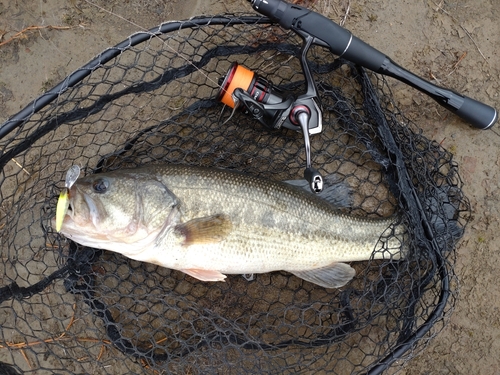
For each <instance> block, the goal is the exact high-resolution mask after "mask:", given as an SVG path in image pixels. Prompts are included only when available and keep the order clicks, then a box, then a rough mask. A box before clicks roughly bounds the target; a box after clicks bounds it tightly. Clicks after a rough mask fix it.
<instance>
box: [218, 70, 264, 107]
mask: <svg viewBox="0 0 500 375" xmlns="http://www.w3.org/2000/svg"><path fill="white" fill-rule="evenodd" d="M254 79H255V73H254V72H252V71H251V70H249V69H247V68H245V67H244V66H241V65H239V64H238V63H237V62H234V63H233V64H232V65H231V67H230V68H229V71H228V72H227V74H226V77H225V78H224V81H223V82H222V85H221V89H220V90H219V93H218V94H217V100H219V101H221V102H222V103H224V104H225V105H227V106H229V107H231V108H234V106H235V104H234V101H233V97H232V95H233V92H234V90H236V89H237V88H241V89H243V90H245V91H249V89H250V87H251V86H252V82H253V81H254Z"/></svg>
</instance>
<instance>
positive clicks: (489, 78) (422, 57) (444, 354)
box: [0, 0, 500, 375]
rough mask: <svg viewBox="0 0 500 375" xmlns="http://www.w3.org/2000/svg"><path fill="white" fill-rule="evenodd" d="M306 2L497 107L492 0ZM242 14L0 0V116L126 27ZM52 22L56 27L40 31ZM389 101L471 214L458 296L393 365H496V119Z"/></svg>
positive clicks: (200, 5) (183, 5)
mask: <svg viewBox="0 0 500 375" xmlns="http://www.w3.org/2000/svg"><path fill="white" fill-rule="evenodd" d="M308 3H315V5H314V6H315V7H316V9H318V10H319V11H321V12H322V13H323V14H327V15H329V16H330V17H331V18H332V19H334V20H335V21H337V22H340V21H342V20H343V19H345V27H347V28H348V29H350V30H351V31H353V33H354V34H355V35H357V36H358V37H360V38H361V39H363V40H365V41H367V42H368V43H370V44H371V45H373V46H375V47H376V48H378V49H379V50H381V51H383V52H384V53H386V54H387V55H388V56H390V57H392V58H393V59H394V60H395V61H397V62H398V63H400V64H401V65H402V66H405V67H407V68H408V69H410V70H412V71H414V72H415V73H417V74H419V75H421V76H423V77H426V78H427V79H431V80H433V81H435V82H437V83H439V84H441V85H443V86H447V87H450V88H453V89H455V90H456V91H458V92H461V93H464V94H467V95H469V96H472V97H474V98H476V99H478V100H481V101H484V102H486V103H488V104H490V105H493V106H496V107H497V108H498V107H500V99H499V95H498V91H499V86H500V62H499V55H498V51H499V50H500V26H499V24H498V20H499V19H500V8H499V7H498V4H497V0H456V1H440V0H436V1H433V0H417V1H410V0H404V1H396V0H333V1H328V0H317V1H315V2H314V1H310V2H308ZM226 11H229V12H234V11H250V6H249V4H248V3H247V2H246V1H243V0H229V1H225V2H221V1H216V0H207V1H185V0H184V1H183V0H176V1H167V0H154V1H153V0H150V1H148V0H126V1H115V0H112V1H103V0H94V1H93V2H90V1H80V0H70V1H64V0H39V1H35V0H26V1H10V0H9V1H7V0H3V1H0V43H2V44H3V43H6V42H7V41H8V40H9V38H11V37H13V36H14V35H15V33H16V32H19V31H21V30H23V29H25V28H27V27H29V26H37V27H36V28H34V29H32V30H31V31H27V32H25V33H23V34H22V35H21V38H20V39H18V40H15V41H11V42H9V43H6V44H4V45H0V122H3V121H4V120H6V119H7V118H8V117H9V116H10V115H12V114H14V113H16V112H17V111H18V110H20V109H21V108H23V107H24V106H25V105H26V104H27V103H28V102H30V101H31V100H32V99H34V98H35V97H36V96H38V95H39V94H40V93H42V92H43V91H44V90H45V89H48V88H50V87H52V86H53V85H54V84H55V83H57V82H59V81H60V80H61V79H63V78H64V77H65V76H66V75H67V74H68V73H70V72H72V71H73V70H75V69H76V68H78V67H80V66H82V65H83V64H84V63H86V62H87V61H88V60H90V59H91V58H92V57H93V56H95V55H96V54H98V53H99V52H101V51H102V50H104V49H105V48H106V47H108V46H112V45H114V44H116V43H118V42H120V41H122V40H123V39H125V38H126V37H127V36H128V35H130V34H131V33H133V32H135V31H138V30H141V29H148V28H150V27H152V26H155V25H157V24H159V23H161V22H162V21H166V20H174V19H185V18H188V17H189V16H191V15H200V14H215V13H220V12H226ZM50 26H58V28H57V29H56V28H50ZM391 84H392V85H393V90H394V94H395V99H396V101H397V102H398V103H399V105H400V107H401V109H402V110H403V112H404V113H406V115H408V116H409V117H410V118H411V119H413V120H414V121H415V122H416V123H417V124H418V125H419V126H420V127H421V128H422V129H423V132H424V134H425V135H426V136H427V137H428V138H431V139H434V140H436V141H437V142H440V143H442V145H443V146H444V147H445V148H447V149H449V150H450V151H452V153H454V154H455V157H456V161H457V162H458V164H459V165H460V167H461V175H462V178H463V180H464V183H465V187H464V190H465V193H466V195H467V196H468V197H469V199H470V202H471V207H472V213H473V215H472V221H471V223H470V225H469V226H468V230H467V232H466V234H465V236H464V238H463V240H462V241H461V243H460V245H459V248H458V260H457V265H456V272H457V274H458V277H459V279H460V285H461V287H460V296H459V300H458V302H457V304H456V308H455V311H454V313H453V315H452V317H451V320H450V323H449V324H448V325H447V327H446V328H445V329H444V331H442V332H441V333H440V334H439V335H438V336H437V337H436V338H435V339H434V340H433V341H432V342H431V343H430V345H429V346H428V347H427V348H426V349H425V350H424V351H423V352H422V353H421V354H420V355H419V356H418V357H416V358H415V359H414V360H412V361H410V362H409V363H407V364H406V365H405V366H404V369H403V370H402V371H401V373H403V374H412V375H417V374H485V375H488V374H500V359H499V358H500V357H499V355H498V354H499V353H500V314H499V307H500V290H499V289H498V288H497V285H498V282H497V279H496V278H497V277H498V274H499V273H500V255H499V253H498V251H497V250H498V245H497V242H496V241H495V234H496V233H499V232H500V222H499V220H498V217H499V214H500V212H499V211H500V203H499V201H498V199H497V197H498V194H499V187H498V181H499V175H498V171H499V167H500V152H499V148H498V145H499V143H500V136H499V130H498V125H497V127H496V128H493V129H491V130H487V131H479V130H476V129H472V128H470V127H469V126H468V125H466V124H465V123H463V122H462V121H461V120H459V119H457V118H456V117H454V116H452V115H450V114H448V113H446V112H445V110H443V109H441V108H439V107H438V106H437V105H435V104H434V103H432V102H431V100H430V99H428V98H426V97H425V96H424V95H422V94H420V93H418V92H416V91H415V90H412V89H409V88H407V87H406V86H404V85H403V84H399V83H396V82H393V81H391Z"/></svg>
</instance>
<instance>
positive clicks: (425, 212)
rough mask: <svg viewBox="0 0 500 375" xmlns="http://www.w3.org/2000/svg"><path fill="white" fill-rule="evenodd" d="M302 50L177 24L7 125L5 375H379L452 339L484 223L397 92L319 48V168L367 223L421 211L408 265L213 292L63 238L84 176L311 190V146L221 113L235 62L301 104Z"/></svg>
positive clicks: (109, 58)
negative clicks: (461, 257) (448, 327)
mask: <svg viewBox="0 0 500 375" xmlns="http://www.w3.org/2000/svg"><path fill="white" fill-rule="evenodd" d="M300 45H301V40H300V39H299V38H297V37H296V36H295V35H293V34H288V33H285V32H283V31H282V30H281V29H280V28H279V27H277V26H273V25H270V24H269V23H268V22H267V21H266V20H265V19H262V18H258V17H253V16H243V15H239V16H221V17H213V18H199V19H193V20H190V21H187V22H180V23H169V24H164V25H162V26H161V27H159V28H158V29H156V30H154V31H153V32H150V33H139V34H136V35H133V36H132V37H130V38H129V39H128V40H127V41H125V42H123V43H121V44H120V45H118V46H117V47H115V48H112V49H109V50H106V51H105V52H103V54H102V55H101V56H99V57H98V58H97V59H96V60H94V61H92V62H91V63H89V64H88V65H86V66H85V67H83V68H82V69H81V70H79V71H77V72H75V73H74V74H72V75H71V76H69V77H68V78H67V79H66V80H65V81H64V82H62V83H61V84H60V85H58V86H57V87H55V88H54V89H53V90H51V91H49V92H47V93H46V94H44V95H42V96H41V97H40V98H38V99H37V100H36V101H35V102H33V103H32V104H31V105H30V106H29V107H27V108H26V109H25V110H24V111H23V112H21V113H20V114H19V115H17V116H16V117H15V118H13V119H11V120H10V121H8V122H7V123H5V124H4V125H3V126H2V128H0V132H1V133H2V134H1V136H2V138H1V140H0V152H1V156H0V165H1V167H2V171H1V202H2V203H1V221H0V226H1V227H2V234H1V239H0V240H1V262H0V275H1V280H2V281H1V285H0V303H1V309H0V324H1V327H2V328H1V330H0V364H1V367H0V369H1V370H2V371H3V373H18V372H22V373H27V374H53V373H57V374H81V373H91V374H118V373H119V374H138V373H151V374H163V373H173V374H178V373H185V374H202V373H203V374H241V373H248V374H255V373H280V374H281V373H312V372H314V373H332V374H357V373H366V372H371V373H377V372H379V371H381V370H383V369H385V368H386V367H387V366H388V365H391V364H393V362H394V361H395V360H398V359H399V360H400V362H398V363H399V364H401V363H404V361H405V360H408V359H409V358H411V357H412V356H413V355H414V353H415V352H416V351H418V350H419V349H421V348H422V347H423V346H424V345H425V343H426V342H427V341H428V340H429V339H430V338H432V337H433V336H434V335H435V334H436V333H437V332H439V330H440V329H442V327H443V324H444V323H445V322H446V318H445V317H447V316H449V314H450V313H451V310H452V308H453V305H454V301H455V298H456V293H457V289H458V286H457V280H456V276H455V274H454V272H453V264H454V247H455V243H456V241H457V240H458V239H459V238H460V237H461V235H462V232H463V228H464V226H465V224H466V221H467V217H468V211H469V206H468V202H467V199H466V198H465V197H464V196H463V195H462V191H461V181H460V177H459V175H458V173H457V166H456V164H455V163H454V162H453V161H452V155H451V154H450V153H449V152H447V151H445V150H444V149H443V148H441V147H440V145H439V144H437V143H435V142H433V141H430V140H428V139H426V138H425V137H424V136H422V134H421V133H420V132H419V131H418V130H417V129H416V127H415V125H414V124H412V123H409V121H407V120H406V119H405V117H404V116H403V115H402V114H401V113H400V112H399V111H398V109H397V108H396V107H395V106H394V104H393V102H392V100H391V93H390V91H389V88H388V86H387V83H386V82H385V80H384V79H382V78H380V77H378V76H376V75H367V74H366V73H365V71H364V70H362V69H361V68H359V67H357V66H354V65H352V64H350V63H348V62H346V61H343V60H339V59H334V57H333V56H332V55H330V54H329V53H328V51H326V50H325V49H323V48H319V47H314V48H312V49H311V51H310V53H309V63H310V68H311V70H312V72H313V75H314V79H315V81H316V83H317V86H318V91H319V93H320V96H321V100H322V104H323V109H324V113H323V124H324V131H323V132H322V133H321V134H318V135H314V136H312V137H311V142H312V156H313V165H314V166H315V167H316V168H318V169H319V171H320V172H321V173H322V174H323V175H328V174H335V176H337V177H338V178H341V179H343V180H344V181H345V182H346V183H348V184H349V186H351V188H352V190H353V192H354V193H353V205H352V207H349V208H347V209H345V210H346V211H347V212H348V213H349V214H352V215H358V216H389V215H392V214H393V213H395V212H401V213H402V220H403V221H404V223H405V224H406V225H407V227H408V228H409V229H408V233H407V234H406V235H405V236H402V237H401V238H400V240H401V241H402V242H404V244H405V246H408V247H409V249H410V251H409V253H408V254H407V256H406V257H405V258H404V259H402V260H399V261H396V260H392V261H391V260H385V261H381V260H370V261H367V262H359V263H355V264H353V267H354V268H355V269H356V271H357V275H356V277H355V278H354V280H353V281H352V282H350V283H349V284H348V285H347V286H345V287H343V288H341V289H340V290H336V289H325V288H321V287H319V286H315V285H313V284H311V283H308V282H305V281H303V280H301V279H299V278H297V277H295V276H292V275H290V274H288V273H286V272H273V273H266V274H258V275H255V279H254V280H252V281H248V280H246V279H245V278H243V277H242V276H241V275H231V276H229V277H228V279H227V281H226V282H225V283H221V282H218V283H207V282H201V281H198V280H195V279H193V278H191V277H189V276H186V275H184V274H183V273H181V272H178V271H173V270H170V269H166V268H162V267H158V266H154V265H151V264H146V263H140V262H136V261H132V260H130V259H128V258H125V257H123V256H121V255H119V254H116V253H111V252H108V251H102V250H96V249H90V248H83V247H81V246H80V245H77V244H75V243H72V242H69V241H68V240H66V239H65V238H63V237H62V236H59V235H58V234H57V233H56V232H55V230H54V229H53V228H51V225H50V219H51V218H52V217H53V216H54V215H55V206H56V202H57V197H58V195H59V192H60V191H61V188H62V187H63V186H64V177H65V174H66V171H67V170H68V168H69V167H70V166H72V165H74V164H76V165H79V166H81V167H83V171H84V173H85V174H90V173H95V172H100V171H105V170H113V169H118V168H123V167H129V166H140V165H143V164H146V163H151V162H159V161H161V162H170V163H181V164H190V165H201V166H210V167H220V168H227V169H235V170H238V171H242V172H245V173H248V174H253V175H258V176H263V177H266V178H272V179H277V180H289V179H297V178H301V177H302V174H303V169H304V166H305V153H304V147H303V138H302V135H301V134H300V133H297V132H293V131H291V130H280V131H270V130H267V129H264V128H263V127H262V126H261V125H260V124H259V123H257V122H256V121H254V120H252V119H251V118H249V117H247V116H246V115H245V114H243V113H242V112H239V111H237V112H236V113H235V115H234V116H233V117H232V118H231V119H230V120H229V121H228V122H227V123H226V124H223V120H225V119H226V118H227V117H228V116H229V111H227V110H226V111H225V112H222V108H223V107H222V105H221V104H220V103H219V102H217V101H216V100H215V96H216V93H217V91H218V81H219V79H220V77H222V76H224V75H225V73H226V72H227V70H228V68H229V67H230V65H231V63H232V62H235V61H236V62H238V63H239V64H241V65H244V66H246V67H248V68H250V69H252V70H254V71H255V72H256V73H258V74H259V75H261V76H263V77H266V78H268V79H270V80H272V81H273V83H274V84H275V85H277V86H279V87H280V88H282V89H284V90H286V91H288V92H292V93H296V94H300V93H302V92H303V90H304V89H305V83H304V77H303V75H302V70H301V67H300V61H299V60H298V58H297V57H298V55H299V52H300ZM45 104H47V105H45ZM386 235H387V236H395V234H394V233H392V232H391V228H388V231H387V233H386ZM377 251H383V248H380V249H378V250H377ZM9 371H10V372H9ZM0 372H1V371H0Z"/></svg>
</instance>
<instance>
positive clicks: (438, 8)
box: [433, 1, 488, 61]
mask: <svg viewBox="0 0 500 375" xmlns="http://www.w3.org/2000/svg"><path fill="white" fill-rule="evenodd" d="M433 3H434V5H436V12H439V11H442V12H443V13H445V14H446V15H448V16H449V17H450V18H451V19H452V20H453V21H454V22H456V23H457V24H458V25H459V26H460V27H461V28H462V30H463V31H465V34H467V36H468V37H469V38H470V40H471V41H472V43H473V44H474V46H475V47H476V49H477V50H478V52H479V54H480V55H481V56H482V57H483V59H484V60H485V61H488V60H486V57H484V55H483V53H482V52H481V50H480V49H479V46H478V45H477V43H476V42H475V40H474V39H473V38H472V35H470V33H469V32H468V31H467V29H466V28H465V27H463V26H462V25H461V24H460V23H459V22H458V20H457V19H456V18H455V17H453V16H452V15H451V14H450V13H449V12H447V11H446V10H445V9H444V8H443V2H442V1H441V2H440V3H439V4H436V3H435V2H434V1H433Z"/></svg>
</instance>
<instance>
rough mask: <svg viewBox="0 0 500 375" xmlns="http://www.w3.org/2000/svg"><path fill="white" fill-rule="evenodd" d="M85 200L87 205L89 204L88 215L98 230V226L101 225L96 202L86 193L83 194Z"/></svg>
mask: <svg viewBox="0 0 500 375" xmlns="http://www.w3.org/2000/svg"><path fill="white" fill-rule="evenodd" d="M83 199H84V200H85V203H87V207H88V209H89V212H88V213H89V216H90V220H91V221H92V224H93V225H94V227H95V228H97V227H98V224H99V210H98V208H97V205H96V203H95V202H94V200H93V199H92V198H91V197H90V196H88V195H87V194H85V193H83ZM68 210H69V208H68Z"/></svg>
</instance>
